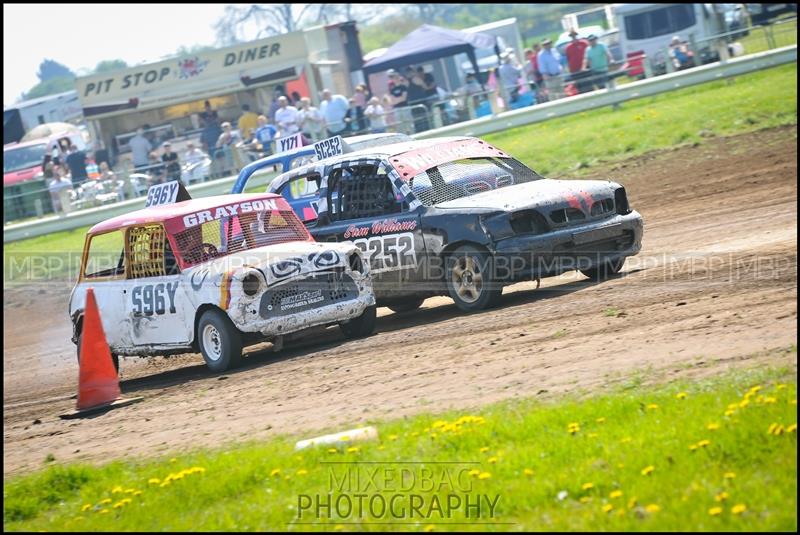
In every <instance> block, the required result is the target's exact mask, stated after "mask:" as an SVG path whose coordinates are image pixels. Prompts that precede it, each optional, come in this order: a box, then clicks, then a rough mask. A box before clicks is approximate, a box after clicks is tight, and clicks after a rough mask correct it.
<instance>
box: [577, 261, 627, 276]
mask: <svg viewBox="0 0 800 535" xmlns="http://www.w3.org/2000/svg"><path fill="white" fill-rule="evenodd" d="M623 264H625V258H624V257H623V258H618V259H616V260H607V261H605V262H603V263H602V264H600V265H599V266H597V267H593V268H592V269H582V270H581V273H583V274H584V275H586V276H587V277H589V278H590V279H592V280H593V281H601V280H606V279H608V278H609V277H612V276H614V275H616V274H617V273H619V272H620V270H621V269H622V265H623Z"/></svg>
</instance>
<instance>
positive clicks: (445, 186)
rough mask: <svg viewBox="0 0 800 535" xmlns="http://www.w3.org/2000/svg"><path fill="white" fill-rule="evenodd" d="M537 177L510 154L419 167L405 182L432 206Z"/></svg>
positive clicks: (424, 201)
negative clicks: (427, 167) (507, 155)
mask: <svg viewBox="0 0 800 535" xmlns="http://www.w3.org/2000/svg"><path fill="white" fill-rule="evenodd" d="M541 178H542V177H541V176H540V175H538V174H537V173H536V172H535V171H532V170H531V169H529V168H528V167H526V166H525V165H523V164H522V163H520V162H519V161H517V160H515V159H514V158H468V159H463V160H455V161H452V162H447V163H444V164H441V165H438V166H436V167H432V168H430V169H428V170H427V171H423V172H421V173H419V174H417V175H416V176H414V177H413V178H412V179H411V180H409V185H410V186H411V191H413V192H414V194H415V195H416V196H417V198H418V199H419V200H420V202H422V204H424V205H425V206H434V205H436V204H439V203H442V202H446V201H452V200H453V199H460V198H461V197H469V196H471V195H475V194H476V193H482V192H484V191H491V190H495V189H500V188H505V187H508V186H513V185H514V184H523V183H525V182H532V181H534V180H539V179H541Z"/></svg>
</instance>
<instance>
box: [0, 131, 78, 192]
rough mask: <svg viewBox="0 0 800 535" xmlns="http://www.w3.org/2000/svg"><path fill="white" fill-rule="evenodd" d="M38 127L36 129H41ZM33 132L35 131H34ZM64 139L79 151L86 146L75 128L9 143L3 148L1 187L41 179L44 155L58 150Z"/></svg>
mask: <svg viewBox="0 0 800 535" xmlns="http://www.w3.org/2000/svg"><path fill="white" fill-rule="evenodd" d="M42 126H44V125H40V126H38V127H36V128H41V127H42ZM34 130H35V129H34ZM62 139H66V140H67V141H69V142H70V144H74V145H75V146H76V147H78V149H80V150H84V151H85V150H86V149H87V148H88V145H87V143H86V141H85V139H84V137H83V135H82V132H81V131H80V129H78V128H77V127H72V128H69V129H64V130H58V131H53V132H52V133H50V134H49V135H46V136H44V137H39V138H34V139H28V140H25V138H23V141H21V142H19V143H9V144H8V145H4V146H3V186H10V185H12V184H18V183H20V182H24V181H26V180H31V179H37V178H42V175H43V169H42V163H43V161H44V157H45V155H46V154H50V155H52V154H53V151H54V149H55V150H57V149H58V143H59V141H60V140H62Z"/></svg>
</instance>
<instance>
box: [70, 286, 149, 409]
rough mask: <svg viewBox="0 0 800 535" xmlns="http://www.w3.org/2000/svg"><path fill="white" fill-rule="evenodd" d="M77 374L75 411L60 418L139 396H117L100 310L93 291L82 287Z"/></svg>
mask: <svg viewBox="0 0 800 535" xmlns="http://www.w3.org/2000/svg"><path fill="white" fill-rule="evenodd" d="M80 352H81V358H80V374H79V376H78V410H77V411H75V412H73V413H70V414H62V415H61V417H62V418H74V417H77V416H83V415H85V414H90V413H94V412H97V411H99V410H105V409H110V408H115V407H120V406H124V405H130V404H131V403H135V402H136V401H141V400H142V398H133V399H121V398H120V390H119V377H117V371H116V370H115V369H114V363H113V362H112V361H111V350H110V349H109V347H108V342H106V335H105V332H103V324H102V322H101V321H100V312H99V310H98V309H97V301H96V300H95V298H94V290H92V289H91V288H89V289H88V290H86V306H85V308H84V312H83V331H82V335H81V349H80Z"/></svg>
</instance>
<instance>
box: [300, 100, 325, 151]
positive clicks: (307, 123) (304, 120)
mask: <svg viewBox="0 0 800 535" xmlns="http://www.w3.org/2000/svg"><path fill="white" fill-rule="evenodd" d="M297 122H298V124H299V125H300V129H301V130H302V132H303V135H304V136H306V137H307V138H308V139H310V140H312V141H319V140H320V139H322V130H323V126H322V124H323V122H324V120H323V118H322V114H321V113H320V112H319V110H318V109H317V108H316V107H314V106H312V105H311V99H310V98H308V97H303V98H301V99H300V109H298V110H297Z"/></svg>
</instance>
